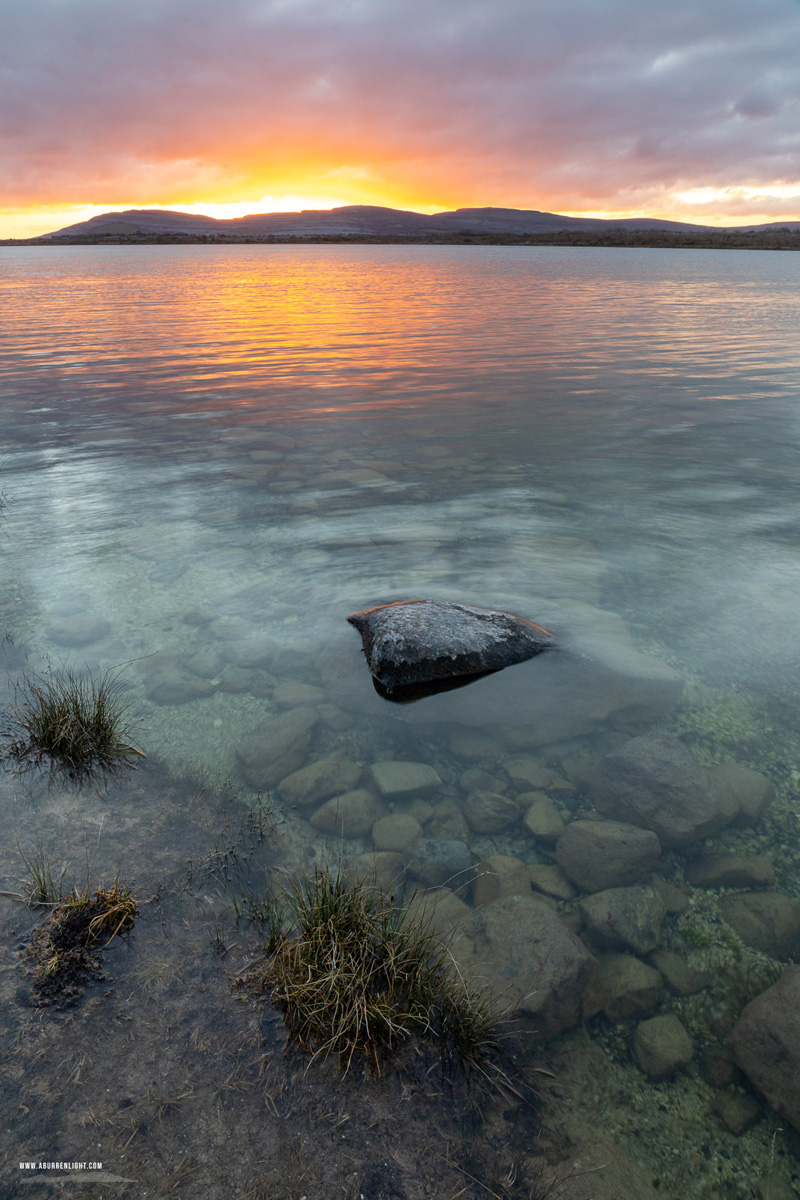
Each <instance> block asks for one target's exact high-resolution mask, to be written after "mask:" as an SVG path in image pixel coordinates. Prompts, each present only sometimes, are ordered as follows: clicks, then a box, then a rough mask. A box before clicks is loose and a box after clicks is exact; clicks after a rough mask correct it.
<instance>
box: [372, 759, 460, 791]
mask: <svg viewBox="0 0 800 1200" xmlns="http://www.w3.org/2000/svg"><path fill="white" fill-rule="evenodd" d="M369 773H370V775H371V776H372V778H373V780H374V782H375V786H376V787H377V789H378V791H379V792H380V794H381V795H382V796H385V797H386V798H387V799H389V800H393V799H395V798H397V797H400V796H411V795H419V794H420V793H421V792H433V791H435V790H436V789H437V788H438V787H441V784H442V781H441V779H440V778H439V776H438V775H437V774H436V772H435V771H434V769H433V767H430V766H428V764H427V763H418V762H402V761H397V760H396V759H389V760H387V761H386V762H376V763H372V764H371V766H370V768H369Z"/></svg>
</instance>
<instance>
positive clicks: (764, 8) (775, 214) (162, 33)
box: [0, 0, 800, 237]
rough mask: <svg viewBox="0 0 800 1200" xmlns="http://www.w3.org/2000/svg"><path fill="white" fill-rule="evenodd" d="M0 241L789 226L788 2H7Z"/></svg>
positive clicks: (792, 82)
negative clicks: (146, 230)
mask: <svg viewBox="0 0 800 1200" xmlns="http://www.w3.org/2000/svg"><path fill="white" fill-rule="evenodd" d="M0 31H2V32H1V33H0V236H2V237H29V236H34V235H36V234H38V233H44V232H49V231H51V230H54V229H58V228H61V227H63V226H64V225H67V224H71V223H73V222H75V221H80V220H85V219H86V218H87V217H88V216H91V215H93V214H94V213H98V212H105V211H108V210H110V209H125V208H156V207H163V208H174V209H181V210H184V211H191V212H206V213H209V214H210V215H212V216H238V215H242V214H244V213H247V212H267V211H296V210H298V209H300V208H330V207H332V206H334V205H339V204H383V205H389V206H391V207H395V208H409V209H414V210H416V211H418V212H437V211H442V210H445V209H454V208H463V207H473V206H480V207H482V206H485V205H493V206H499V207H510V208H531V209H540V210H543V211H549V212H560V213H569V214H573V215H579V214H584V215H591V216H610V217H620V216H625V215H639V216H655V217H666V218H670V219H677V220H683V221H691V222H699V223H702V224H709V225H741V224H750V223H760V222H765V221H781V220H800V0H669V2H668V3H664V2H663V0H0Z"/></svg>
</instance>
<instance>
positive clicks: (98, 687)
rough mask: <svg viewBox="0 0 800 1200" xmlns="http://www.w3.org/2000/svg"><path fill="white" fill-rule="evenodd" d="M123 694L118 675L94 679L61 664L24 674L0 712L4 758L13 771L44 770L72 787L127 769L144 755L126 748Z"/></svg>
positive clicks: (127, 714)
mask: <svg viewBox="0 0 800 1200" xmlns="http://www.w3.org/2000/svg"><path fill="white" fill-rule="evenodd" d="M123 690H124V685H123V684H122V682H121V680H120V676H119V671H106V672H104V673H103V674H102V675H101V676H100V677H99V678H97V679H95V678H94V677H93V676H79V675H77V674H76V672H75V671H74V670H73V669H71V668H69V667H66V666H63V665H62V667H61V668H60V669H55V668H52V667H50V666H48V667H47V669H46V670H45V671H44V672H43V673H42V674H37V673H35V672H31V673H30V674H26V675H24V676H23V678H22V682H21V683H19V684H18V685H17V688H16V690H15V695H14V700H13V702H12V704H11V705H10V706H9V707H8V708H7V709H6V710H5V712H4V713H3V718H2V728H1V729H0V736H2V740H3V741H4V742H5V758H6V759H7V761H9V762H10V763H11V764H13V766H14V768H15V769H16V770H18V771H26V770H34V769H36V768H39V767H42V766H46V767H47V769H48V770H49V773H50V778H51V779H52V778H53V777H54V776H61V777H63V778H66V779H67V780H68V781H69V782H70V783H71V784H74V785H80V784H82V783H85V782H89V781H91V780H92V779H95V778H97V777H98V776H103V775H108V774H114V773H116V772H117V771H119V770H120V769H122V768H124V767H133V766H134V765H135V760H136V758H137V757H141V758H143V757H144V755H143V753H142V751H141V750H137V749H136V748H135V747H134V746H133V745H132V744H131V740H130V739H131V737H132V735H133V730H134V729H135V727H136V726H137V725H138V720H137V719H136V718H135V717H134V716H133V715H132V712H131V707H132V706H131V704H130V703H129V702H128V701H126V700H125V699H123V696H122V693H123Z"/></svg>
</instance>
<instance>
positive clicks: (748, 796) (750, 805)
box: [708, 762, 775, 829]
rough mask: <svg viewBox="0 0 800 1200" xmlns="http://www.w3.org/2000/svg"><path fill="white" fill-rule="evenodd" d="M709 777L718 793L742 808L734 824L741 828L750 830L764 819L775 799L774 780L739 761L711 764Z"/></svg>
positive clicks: (713, 788)
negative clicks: (742, 764) (714, 765)
mask: <svg viewBox="0 0 800 1200" xmlns="http://www.w3.org/2000/svg"><path fill="white" fill-rule="evenodd" d="M708 778H709V783H710V785H711V791H712V793H713V794H714V795H716V796H722V797H723V798H724V799H725V802H726V803H727V804H729V805H733V804H735V805H736V806H737V808H738V810H739V811H738V813H737V815H736V816H735V817H734V819H733V821H732V822H731V824H732V825H735V826H736V827H737V828H739V829H748V828H750V827H751V826H753V825H755V824H756V823H757V822H758V821H760V820H761V818H762V817H763V815H764V813H765V812H766V810H767V809H768V808H769V806H770V804H771V803H772V801H773V800H774V799H775V785H774V783H773V782H772V780H771V779H767V777H766V775H762V774H761V773H760V772H759V771H753V770H752V769H751V768H750V767H743V766H740V764H739V763H735V762H724V763H720V764H719V765H718V766H716V767H709V768H708Z"/></svg>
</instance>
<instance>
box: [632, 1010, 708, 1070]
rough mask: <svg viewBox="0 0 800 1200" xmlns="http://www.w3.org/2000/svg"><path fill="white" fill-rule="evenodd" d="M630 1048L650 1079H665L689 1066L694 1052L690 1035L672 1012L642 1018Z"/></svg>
mask: <svg viewBox="0 0 800 1200" xmlns="http://www.w3.org/2000/svg"><path fill="white" fill-rule="evenodd" d="M633 1049H634V1053H635V1055H636V1059H637V1061H638V1063H639V1066H640V1067H641V1068H642V1070H643V1071H645V1072H646V1074H648V1075H649V1076H650V1078H651V1079H667V1078H668V1077H669V1076H670V1075H674V1074H675V1072H676V1071H679V1070H680V1069H681V1067H685V1066H688V1064H689V1063H690V1062H691V1061H692V1057H693V1055H694V1048H693V1046H692V1039H691V1038H690V1037H689V1034H688V1033H687V1032H686V1030H685V1028H684V1027H683V1025H682V1024H681V1022H680V1021H679V1020H678V1018H677V1017H676V1016H675V1015H674V1013H664V1014H663V1015H662V1016H658V1017H650V1019H649V1020H648V1021H642V1022H641V1024H640V1025H638V1026H637V1027H636V1033H635V1034H634V1036H633Z"/></svg>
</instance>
